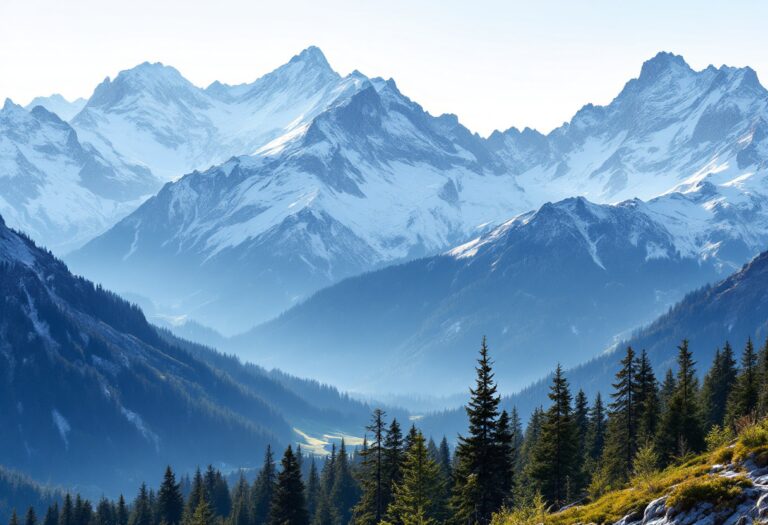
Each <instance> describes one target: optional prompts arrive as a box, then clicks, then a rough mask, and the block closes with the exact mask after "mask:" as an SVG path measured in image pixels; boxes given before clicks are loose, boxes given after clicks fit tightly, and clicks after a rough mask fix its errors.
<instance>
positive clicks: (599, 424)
mask: <svg viewBox="0 0 768 525" xmlns="http://www.w3.org/2000/svg"><path fill="white" fill-rule="evenodd" d="M606 426H607V421H606V417H605V408H604V407H603V397H602V396H601V395H600V392H598V393H597V396H595V403H594V404H593V405H592V408H591V409H590V411H589V436H588V438H587V441H588V448H587V456H588V457H589V459H591V460H592V461H593V462H595V461H597V460H598V459H599V458H600V457H601V456H602V454H603V449H604V448H605V433H606Z"/></svg>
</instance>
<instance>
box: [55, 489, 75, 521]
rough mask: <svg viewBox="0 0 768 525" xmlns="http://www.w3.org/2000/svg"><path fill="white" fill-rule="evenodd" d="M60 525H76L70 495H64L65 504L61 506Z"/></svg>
mask: <svg viewBox="0 0 768 525" xmlns="http://www.w3.org/2000/svg"><path fill="white" fill-rule="evenodd" d="M59 525H75V517H74V508H73V505H72V496H70V494H69V493H67V494H65V495H64V502H63V503H62V504H61V511H60V512H59Z"/></svg>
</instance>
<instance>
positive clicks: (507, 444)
mask: <svg viewBox="0 0 768 525" xmlns="http://www.w3.org/2000/svg"><path fill="white" fill-rule="evenodd" d="M513 440H514V436H513V435H512V427H511V422H510V419H509V414H508V413H507V411H506V410H503V411H502V412H501V415H500V416H499V420H498V422H497V424H496V437H495V439H494V441H495V443H496V459H495V461H496V475H497V480H496V486H497V489H496V490H497V491H498V492H499V496H498V497H499V499H500V501H499V506H502V505H505V504H508V503H509V502H510V501H511V500H512V487H513V485H514V474H515V463H514V460H515V454H514V448H513Z"/></svg>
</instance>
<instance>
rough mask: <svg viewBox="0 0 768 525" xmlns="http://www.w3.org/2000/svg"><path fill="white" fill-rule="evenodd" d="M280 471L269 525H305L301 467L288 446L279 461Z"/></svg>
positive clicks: (305, 507) (306, 521)
mask: <svg viewBox="0 0 768 525" xmlns="http://www.w3.org/2000/svg"><path fill="white" fill-rule="evenodd" d="M281 466H282V470H281V471H280V474H278V476H277V486H276V488H275V493H274V496H273V499H272V505H271V509H270V519H269V523H270V525H307V524H308V523H309V515H308V514H307V503H306V500H305V498H304V482H303V481H302V480H301V467H300V466H299V462H298V460H297V459H296V456H295V455H294V454H293V450H291V447H290V445H289V446H288V448H287V449H286V450H285V454H284V455H283V459H282V461H281Z"/></svg>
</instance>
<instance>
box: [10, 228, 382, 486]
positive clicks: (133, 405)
mask: <svg viewBox="0 0 768 525" xmlns="http://www.w3.org/2000/svg"><path fill="white" fill-rule="evenodd" d="M0 291H1V292H2V297H4V298H5V300H4V301H2V302H0V320H2V321H0V442H2V443H3V444H4V445H3V446H2V447H0V464H3V465H7V466H8V467H11V468H15V469H20V470H23V471H24V472H26V473H29V474H30V475H32V476H33V477H36V478H38V479H44V480H51V481H53V482H57V483H62V484H67V485H70V486H71V485H75V484H77V485H79V486H81V487H83V488H84V489H85V490H86V491H107V492H111V493H114V492H115V491H117V490H120V489H123V490H124V489H126V488H128V487H131V486H135V484H136V482H138V481H141V480H145V479H148V477H149V476H156V475H157V473H158V472H160V471H161V470H160V469H161V468H162V467H163V466H164V465H166V464H173V465H174V466H175V467H176V468H177V469H179V470H181V471H189V470H190V469H192V468H194V467H195V466H196V465H200V464H207V463H214V464H218V465H222V466H224V467H227V466H228V467H237V466H249V465H250V466H253V465H255V464H258V462H259V458H260V457H261V455H262V451H263V449H264V447H265V446H266V445H267V444H269V443H272V444H274V445H276V446H278V445H281V444H285V443H287V442H291V441H300V440H302V439H303V438H302V437H301V435H300V434H297V433H296V431H295V430H294V429H298V430H300V431H302V432H305V433H307V434H309V435H319V436H322V435H324V434H328V433H331V434H332V433H333V432H337V433H343V432H344V431H345V430H346V432H347V433H349V432H350V431H351V430H350V429H358V428H361V427H362V425H363V423H364V421H366V420H367V416H368V407H367V406H365V405H363V404H362V403H358V402H355V401H352V400H350V399H349V398H347V397H345V396H342V395H340V394H339V393H338V391H336V390H335V389H332V388H328V387H324V386H322V385H320V384H318V383H314V382H310V381H302V380H298V379H295V378H292V377H290V376H287V375H274V374H273V373H269V372H267V371H265V370H264V369H261V368H259V367H256V366H252V365H247V366H246V365H242V364H241V363H240V362H239V361H238V360H237V359H236V358H233V357H226V356H223V355H221V354H217V353H216V352H214V351H212V350H209V349H206V348H204V347H200V346H197V345H194V344H191V343H187V342H185V341H182V340H179V339H176V338H174V337H173V336H171V335H170V334H167V333H165V332H162V331H158V330H157V329H156V328H154V327H153V326H151V325H149V324H148V323H147V322H146V320H145V319H144V316H143V314H142V313H141V311H140V310H139V309H138V308H137V307H135V306H132V305H130V304H129V303H126V302H125V301H123V300H122V299H120V298H119V297H117V296H116V295H114V294H112V293H110V292H107V291H104V290H103V289H102V288H100V287H96V286H94V285H93V284H92V283H90V282H89V281H86V280H84V279H82V278H79V277H74V276H72V275H71V274H70V273H69V271H68V270H67V268H66V267H65V266H64V264H63V263H61V262H60V261H58V260H57V259H55V258H54V257H53V256H52V255H51V254H50V253H49V252H46V251H43V250H41V249H39V248H37V247H36V246H35V245H34V244H33V243H32V242H31V241H30V240H29V239H28V238H26V237H24V236H23V235H21V234H18V233H16V232H14V231H12V230H10V229H8V228H7V227H6V226H5V225H4V224H3V223H2V221H1V220H0Z"/></svg>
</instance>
